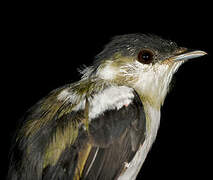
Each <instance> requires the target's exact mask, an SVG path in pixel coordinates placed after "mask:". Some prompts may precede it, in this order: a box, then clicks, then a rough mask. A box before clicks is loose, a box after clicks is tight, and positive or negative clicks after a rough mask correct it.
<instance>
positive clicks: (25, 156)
mask: <svg viewBox="0 0 213 180" xmlns="http://www.w3.org/2000/svg"><path fill="white" fill-rule="evenodd" d="M116 89H117V91H116ZM65 91H67V92H66V95H65V94H64V92H65ZM69 91H70V93H69ZM118 91H119V94H118ZM127 92H128V93H129V95H128V94H127ZM72 93H73V92H72V91H71V89H70V88H69V87H66V88H61V89H58V90H55V91H53V92H52V93H50V94H49V95H48V96H47V97H45V98H44V99H42V100H41V101H40V102H38V103H37V104H36V105H35V106H34V107H32V108H31V109H30V110H29V111H28V112H27V114H26V117H25V121H26V123H27V122H28V123H27V124H25V126H23V127H22V128H21V130H20V132H19V135H18V137H17V139H16V141H17V142H16V145H15V147H14V153H13V159H12V160H15V159H16V161H17V162H14V164H13V165H12V166H11V169H10V172H9V174H10V175H12V176H13V177H12V178H13V179H16V178H15V177H18V179H28V178H29V177H31V178H30V179H41V178H43V179H72V178H73V177H75V178H74V179H79V178H80V177H81V178H87V179H113V178H115V177H118V176H119V175H120V174H121V173H122V171H123V170H124V168H125V167H124V166H125V163H129V162H130V161H131V159H132V158H133V157H134V155H135V153H136V152H137V150H138V148H139V147H140V146H141V145H142V144H143V141H144V139H145V132H146V125H145V124H146V121H145V114H144V110H143V105H142V103H141V101H140V98H139V96H138V94H137V93H136V92H135V91H134V90H133V89H131V88H126V87H122V86H110V87H105V88H104V89H103V90H102V91H101V92H100V94H97V95H94V96H92V95H91V96H88V97H87V98H88V99H89V106H90V104H91V107H90V108H91V109H93V107H92V106H93V104H94V103H96V105H99V106H102V104H101V103H99V102H97V101H98V100H99V101H101V99H102V98H106V96H109V93H110V95H111V96H119V97H118V98H117V99H116V102H113V101H111V102H112V103H110V101H109V102H108V104H107V106H103V107H102V110H101V112H100V111H94V112H93V113H98V114H97V115H94V114H91V115H90V116H91V117H92V118H90V120H89V121H90V122H89V129H88V131H87V130H86V127H85V118H86V116H87V115H85V113H86V112H85V109H86V108H85V107H84V106H82V107H79V108H78V109H74V108H75V106H78V105H77V104H75V105H73V103H74V102H72V100H71V99H69V96H71V95H73V94H72ZM107 93H108V94H107ZM61 96H63V97H61ZM96 96H97V97H96ZM62 98H64V100H65V102H64V101H62ZM84 98H86V97H84ZM84 98H82V99H81V101H83V102H85V101H86V100H85V99H84ZM97 98H98V99H97ZM108 98H109V97H108ZM94 101H95V102H94ZM79 103H82V102H79ZM115 103H116V104H115ZM45 105H48V106H45ZM72 106H73V107H72ZM72 109H74V110H72ZM20 151H21V152H20Z"/></svg>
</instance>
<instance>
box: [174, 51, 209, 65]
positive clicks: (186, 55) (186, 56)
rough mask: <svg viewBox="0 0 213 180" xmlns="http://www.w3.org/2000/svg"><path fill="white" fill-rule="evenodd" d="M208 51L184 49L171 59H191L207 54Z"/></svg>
mask: <svg viewBox="0 0 213 180" xmlns="http://www.w3.org/2000/svg"><path fill="white" fill-rule="evenodd" d="M206 54H207V53H206V52H205V51H200V50H186V49H185V50H184V51H183V52H182V53H180V54H178V55H175V56H173V57H171V59H172V60H173V61H174V62H175V61H185V60H189V59H194V58H197V57H201V56H204V55H206Z"/></svg>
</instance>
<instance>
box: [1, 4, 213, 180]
mask: <svg viewBox="0 0 213 180" xmlns="http://www.w3.org/2000/svg"><path fill="white" fill-rule="evenodd" d="M203 4H204V3H203ZM203 4H196V3H194V4H192V3H189V4H186V2H185V3H181V2H178V3H175V2H174V3H173V4H171V2H170V3H169V2H167V3H166V4H165V5H163V4H162V3H161V4H155V3H154V2H152V4H144V3H143V2H141V3H140V4H138V3H132V4H127V5H126V6H124V4H119V5H117V6H115V4H106V2H105V3H103V4H98V3H96V4H95V5H92V4H88V5H87V4H85V3H83V2H82V4H80V5H74V4H72V5H66V4H63V5H61V4H60V5H58V4H53V3H52V4H47V5H44V4H34V5H31V4H10V5H9V6H6V7H5V11H4V13H3V16H2V17H3V21H2V24H1V25H2V29H3V32H2V33H1V36H2V39H3V40H2V54H1V55H2V56H1V79H2V80H1V91H2V93H1V105H2V107H1V157H2V158H1V165H2V168H1V169H0V175H1V177H2V178H3V177H4V176H5V174H6V171H7V167H8V154H9V147H10V140H11V137H12V134H13V132H14V130H15V127H16V125H17V124H16V122H17V121H18V119H19V118H20V117H21V116H22V115H23V113H24V112H25V111H26V110H27V109H28V108H29V107H31V106H32V105H33V104H34V103H36V102H37V101H38V100H39V99H40V98H42V97H43V96H45V95H46V94H47V93H48V92H50V91H51V90H53V89H54V88H57V87H59V86H62V85H64V84H67V83H70V82H73V81H76V80H78V79H79V78H80V76H79V75H78V72H77V70H76V69H77V68H79V67H81V66H82V64H85V65H89V64H90V63H91V62H92V60H93V57H94V56H95V55H96V54H97V53H98V52H100V51H101V50H102V48H103V46H104V44H106V43H107V42H108V41H109V40H110V38H111V37H113V36H114V35H119V34H126V33H137V32H140V33H153V34H156V35H159V36H162V37H164V38H166V39H170V40H173V41H175V42H177V43H178V44H179V45H181V46H185V47H188V48H193V49H199V50H204V51H206V52H207V53H208V55H207V56H205V57H201V58H199V59H194V60H191V61H189V62H187V63H186V64H184V65H183V66H182V67H181V68H180V69H179V71H178V72H177V73H176V74H175V77H174V79H175V83H174V85H173V88H172V90H171V92H170V93H169V94H168V96H167V98H166V101H165V103H164V106H163V107H162V116H161V117H162V118H161V126H160V129H159V133H158V136H157V139H156V142H155V143H154V145H153V147H152V150H151V151H150V153H149V154H148V157H147V159H146V161H145V163H144V165H143V168H142V170H141V172H140V174H139V176H138V179H143V180H146V179H153V178H156V177H158V178H163V179H174V178H192V177H199V178H202V179H207V177H208V176H209V175H210V172H211V171H210V167H211V164H210V165H209V163H211V162H212V153H211V151H212V148H211V144H212V122H211V121H212V87H211V84H212V48H211V46H212V45H211V43H212V40H211V39H212V27H211V24H212V22H211V11H210V10H209V8H208V6H209V5H208V4H205V5H203ZM167 5H169V6H167ZM2 178H1V179H2Z"/></svg>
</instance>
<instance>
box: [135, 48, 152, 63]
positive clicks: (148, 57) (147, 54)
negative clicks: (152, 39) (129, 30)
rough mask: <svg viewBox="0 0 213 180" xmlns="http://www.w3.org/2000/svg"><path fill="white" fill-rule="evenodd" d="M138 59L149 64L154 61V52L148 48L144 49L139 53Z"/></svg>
mask: <svg viewBox="0 0 213 180" xmlns="http://www.w3.org/2000/svg"><path fill="white" fill-rule="evenodd" d="M138 61H139V62H141V63H143V64H149V63H151V62H152V61H153V53H152V51H150V50H148V49H142V50H141V51H140V52H139V53H138Z"/></svg>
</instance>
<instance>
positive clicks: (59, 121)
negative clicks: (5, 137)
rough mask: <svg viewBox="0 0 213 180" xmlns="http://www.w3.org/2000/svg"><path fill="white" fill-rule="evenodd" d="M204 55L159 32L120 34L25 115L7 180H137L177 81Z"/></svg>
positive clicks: (12, 155)
mask: <svg viewBox="0 0 213 180" xmlns="http://www.w3.org/2000/svg"><path fill="white" fill-rule="evenodd" d="M206 54H207V53H206V52H205V51H202V50H192V49H188V48H185V47H182V46H178V45H177V44H176V43H175V42H173V41H171V40H165V39H163V38H161V37H159V36H157V35H153V34H142V33H134V34H124V35H117V36H115V37H113V38H112V39H111V41H110V42H109V43H108V44H106V45H105V46H104V48H103V50H102V51H101V52H100V53H98V54H97V55H96V56H95V58H94V61H93V62H92V63H91V65H90V66H85V67H84V68H81V69H80V70H79V73H80V74H81V78H80V79H79V81H76V82H73V83H70V84H66V85H64V86H62V87H59V88H57V89H54V90H52V91H51V92H50V93H49V94H47V95H46V96H45V97H44V98H42V99H41V100H39V101H38V102H37V103H36V104H35V105H34V106H32V107H31V108H30V109H29V110H28V111H27V112H26V113H25V114H24V116H23V117H22V119H21V121H20V125H19V126H18V128H17V131H16V133H15V135H14V142H13V143H12V147H11V153H10V162H9V168H8V179H9V180H29V179H31V180H68V179H69V180H114V179H116V180H134V179H136V178H137V175H138V173H139V171H140V169H141V167H142V165H143V163H144V161H145V159H146V156H147V154H148V152H149V151H150V149H151V147H152V144H153V142H154V141H155V139H156V136H157V131H158V129H159V124H160V116H161V107H162V106H163V103H164V100H165V97H166V95H167V93H168V91H169V88H170V84H171V83H170V82H171V80H172V77H173V75H174V74H175V72H176V71H177V70H178V69H179V67H180V66H181V65H182V64H184V63H185V62H187V61H188V60H190V59H193V58H198V57H201V56H204V55H206Z"/></svg>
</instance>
